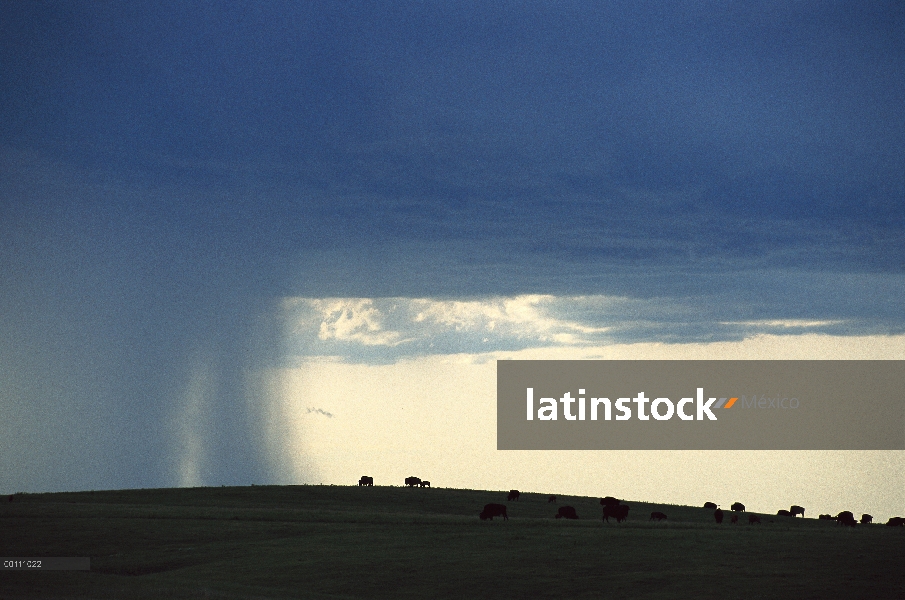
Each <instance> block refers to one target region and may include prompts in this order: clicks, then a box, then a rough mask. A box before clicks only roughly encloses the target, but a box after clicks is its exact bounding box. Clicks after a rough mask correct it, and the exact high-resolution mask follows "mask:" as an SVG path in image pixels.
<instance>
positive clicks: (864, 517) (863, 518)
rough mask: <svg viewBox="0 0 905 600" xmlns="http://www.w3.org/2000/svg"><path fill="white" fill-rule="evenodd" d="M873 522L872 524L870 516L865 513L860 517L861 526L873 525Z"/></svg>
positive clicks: (872, 519) (872, 520)
mask: <svg viewBox="0 0 905 600" xmlns="http://www.w3.org/2000/svg"><path fill="white" fill-rule="evenodd" d="M873 522H874V518H873V517H872V516H871V515H869V514H867V513H864V514H863V515H861V524H862V525H867V524H868V523H873Z"/></svg>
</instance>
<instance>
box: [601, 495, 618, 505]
mask: <svg viewBox="0 0 905 600" xmlns="http://www.w3.org/2000/svg"><path fill="white" fill-rule="evenodd" d="M600 504H601V505H602V506H619V500H616V499H615V498H613V497H612V496H607V497H606V498H601V499H600Z"/></svg>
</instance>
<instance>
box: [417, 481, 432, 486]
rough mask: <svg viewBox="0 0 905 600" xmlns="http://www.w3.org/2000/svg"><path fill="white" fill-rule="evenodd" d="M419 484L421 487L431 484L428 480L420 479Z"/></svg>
mask: <svg viewBox="0 0 905 600" xmlns="http://www.w3.org/2000/svg"><path fill="white" fill-rule="evenodd" d="M419 485H420V486H421V487H430V486H431V482H430V481H422V482H421V483H420V484H419Z"/></svg>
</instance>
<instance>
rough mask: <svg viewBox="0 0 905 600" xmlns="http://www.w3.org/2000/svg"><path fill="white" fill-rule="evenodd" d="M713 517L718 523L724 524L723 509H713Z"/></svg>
mask: <svg viewBox="0 0 905 600" xmlns="http://www.w3.org/2000/svg"><path fill="white" fill-rule="evenodd" d="M713 518H714V520H715V521H716V522H717V523H718V524H720V525H722V523H723V511H721V510H720V509H716V510H715V511H713Z"/></svg>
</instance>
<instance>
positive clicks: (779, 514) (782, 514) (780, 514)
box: [776, 509, 792, 517]
mask: <svg viewBox="0 0 905 600" xmlns="http://www.w3.org/2000/svg"><path fill="white" fill-rule="evenodd" d="M776 516H777V517H791V516H792V513H790V512H789V511H787V510H782V509H780V510H778V511H776Z"/></svg>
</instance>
